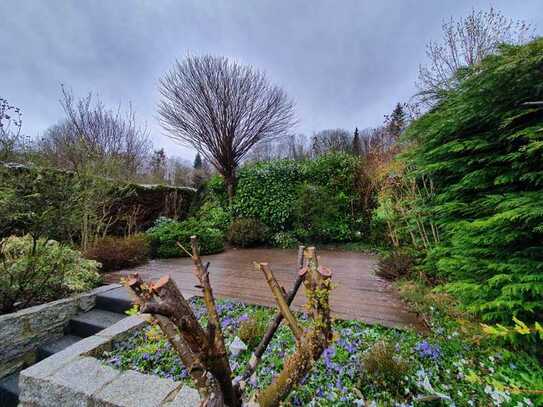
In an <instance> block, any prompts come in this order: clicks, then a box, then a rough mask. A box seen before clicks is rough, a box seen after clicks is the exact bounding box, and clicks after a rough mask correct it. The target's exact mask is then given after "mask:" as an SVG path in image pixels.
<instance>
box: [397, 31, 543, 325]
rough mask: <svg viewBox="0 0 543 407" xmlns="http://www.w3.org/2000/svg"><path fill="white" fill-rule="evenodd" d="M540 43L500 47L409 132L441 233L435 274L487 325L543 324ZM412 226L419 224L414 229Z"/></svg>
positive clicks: (432, 257) (429, 261)
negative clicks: (512, 322) (542, 321)
mask: <svg viewBox="0 0 543 407" xmlns="http://www.w3.org/2000/svg"><path fill="white" fill-rule="evenodd" d="M542 66H543V39H537V40H535V41H533V42H531V43H529V44H526V45H523V46H503V47H501V49H500V52H499V53H498V54H497V55H492V56H489V57H487V58H485V59H484V60H483V61H482V63H481V64H478V65H477V66H474V67H472V68H467V69H466V72H465V75H463V76H462V78H461V79H462V80H460V82H459V86H458V88H457V89H456V90H453V91H451V92H450V93H449V94H448V95H447V96H446V97H445V98H444V100H443V102H441V103H440V104H439V105H438V106H437V107H436V108H434V109H433V110H431V111H430V112H429V113H427V114H426V115H424V116H422V117H421V118H420V119H418V120H417V121H415V122H414V123H413V124H412V125H411V126H410V128H409V129H408V130H407V131H406V138H407V139H408V140H410V141H412V142H413V145H414V148H413V150H412V152H410V154H409V156H408V158H409V161H410V165H411V167H414V168H415V169H416V172H415V173H414V175H415V176H418V180H419V182H420V180H421V177H422V176H426V177H429V178H430V179H431V181H432V186H433V189H434V191H435V192H434V195H433V196H431V197H429V198H428V201H427V202H426V205H427V206H428V208H429V211H428V214H429V215H430V216H432V218H433V221H434V224H435V225H439V226H440V237H441V239H440V240H439V242H438V243H437V244H436V245H434V247H432V248H431V250H430V251H429V254H428V256H427V258H426V260H425V262H424V263H425V267H426V270H428V272H429V273H432V274H434V275H437V276H438V277H444V278H446V279H448V280H449V281H450V284H449V285H448V286H447V288H448V289H449V290H450V292H452V293H454V294H455V295H457V296H458V298H459V299H460V300H461V301H462V302H463V303H464V304H465V305H466V308H467V309H468V310H469V311H472V312H477V313H479V314H480V315H481V317H482V318H483V319H484V320H490V321H492V320H496V321H498V320H501V321H506V322H509V321H510V318H511V316H517V317H518V318H519V319H521V320H523V321H526V322H532V321H536V320H538V319H540V318H541V316H543V301H541V298H542V295H543V227H542V226H541V225H542V224H543V211H542V209H541V208H542V206H541V203H542V202H543V188H542V185H543V148H542V146H543V132H542V131H541V129H542V127H543V107H541V106H533V107H528V106H524V105H523V102H529V101H536V100H541V98H542V97H543V88H542V87H541V86H534V84H540V83H542V81H543V70H542V69H541V67H542ZM413 224H414V222H413Z"/></svg>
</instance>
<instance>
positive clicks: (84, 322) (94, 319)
mask: <svg viewBox="0 0 543 407" xmlns="http://www.w3.org/2000/svg"><path fill="white" fill-rule="evenodd" d="M125 317H126V315H123V314H118V313H115V312H111V311H104V310H101V309H96V308H95V309H92V310H90V311H88V312H83V313H80V314H77V315H76V316H75V317H73V318H72V319H70V323H69V324H68V332H67V333H69V334H71V335H76V336H80V337H82V338H86V337H87V336H91V335H95V334H97V333H98V332H100V331H101V330H102V329H105V328H107V327H108V326H111V325H113V324H115V323H117V322H119V321H120V320H121V319H123V318H125Z"/></svg>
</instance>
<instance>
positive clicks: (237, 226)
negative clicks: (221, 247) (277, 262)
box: [228, 218, 268, 247]
mask: <svg viewBox="0 0 543 407" xmlns="http://www.w3.org/2000/svg"><path fill="white" fill-rule="evenodd" d="M267 235H268V228H267V227H266V225H264V224H263V223H262V222H260V221H259V220H257V219H251V218H241V219H236V220H235V221H234V222H232V225H231V226H230V230H229V232H228V240H229V241H230V243H232V244H233V245H234V246H239V247H252V246H258V245H259V244H262V243H264V242H265V241H266V237H267Z"/></svg>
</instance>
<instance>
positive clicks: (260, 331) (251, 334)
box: [238, 313, 269, 350]
mask: <svg viewBox="0 0 543 407" xmlns="http://www.w3.org/2000/svg"><path fill="white" fill-rule="evenodd" d="M266 317H267V314H265V313H256V314H255V315H254V316H251V317H248V319H246V320H244V321H242V322H241V324H240V326H239V329H238V336H239V339H241V340H242V341H243V342H244V343H245V344H246V345H247V347H248V348H249V349H251V350H253V349H255V348H256V347H257V346H258V344H259V343H260V341H261V340H262V337H263V336H264V334H265V333H266V329H267V325H268V323H269V321H268V319H267V318H266Z"/></svg>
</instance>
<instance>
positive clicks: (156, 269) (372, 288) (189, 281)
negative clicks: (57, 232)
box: [107, 249, 420, 328]
mask: <svg viewBox="0 0 543 407" xmlns="http://www.w3.org/2000/svg"><path fill="white" fill-rule="evenodd" d="M318 254H319V256H320V263H321V264H323V265H325V266H328V267H330V268H331V269H332V272H333V275H332V281H333V282H334V284H335V285H336V287H335V288H334V290H333V292H332V296H331V306H332V312H333V314H334V316H335V317H337V318H342V319H357V320H360V321H364V322H367V323H369V324H381V325H384V326H387V327H394V328H409V327H413V328H414V327H417V326H419V325H420V324H419V322H418V320H417V318H416V316H415V315H414V314H412V313H410V312H409V311H408V310H407V309H406V307H405V305H404V304H403V303H402V302H401V300H400V299H399V297H398V295H397V294H396V293H395V292H394V290H393V289H392V288H391V287H390V285H389V284H388V283H387V282H385V281H383V280H381V279H379V278H378V277H376V276H375V275H374V274H373V273H372V270H373V269H374V267H375V265H376V259H375V258H374V257H371V256H367V255H363V254H360V253H353V252H340V251H324V250H321V251H319V252H318ZM296 257H297V251H296V250H280V249H230V250H227V251H225V252H223V253H220V254H215V255H211V256H203V260H204V262H205V261H209V262H210V263H211V265H210V267H209V272H210V279H211V286H212V287H213V292H214V294H215V295H216V296H217V297H219V298H221V297H222V298H231V299H236V300H241V301H243V302H247V303H252V304H260V305H268V306H270V305H274V304H275V303H274V299H273V298H272V295H271V291H270V289H269V288H268V285H267V284H266V281H265V280H264V276H263V275H262V274H261V273H260V272H258V271H256V270H255V269H254V268H253V262H254V261H258V262H268V263H269V264H270V266H271V268H272V270H273V272H274V274H275V276H276V278H277V280H278V281H279V283H280V284H282V285H283V286H284V287H285V289H287V291H288V290H290V287H291V286H292V284H293V282H294V280H295V279H296V268H295V264H296ZM192 267H193V266H192V262H191V260H190V259H189V258H185V257H184V258H178V259H167V260H153V261H151V262H149V263H148V264H146V265H144V266H140V267H138V268H135V269H132V270H127V271H122V272H117V273H112V274H109V275H108V277H107V280H108V282H115V281H118V280H119V277H120V276H121V275H127V274H129V273H133V272H138V273H139V274H140V275H141V276H142V277H143V278H144V279H148V278H152V279H155V278H159V277H161V276H163V275H164V274H170V275H171V276H172V278H173V279H174V280H175V281H176V283H177V285H178V287H179V288H180V289H181V291H182V292H183V294H184V295H187V296H191V295H200V294H201V291H200V290H199V289H197V288H195V287H194V286H195V285H196V284H197V281H196V278H195V277H194V275H193V274H192ZM304 303H305V297H304V295H303V288H301V289H300V290H299V292H298V296H297V297H296V299H295V301H294V308H297V309H301V306H303V304H304Z"/></svg>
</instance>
